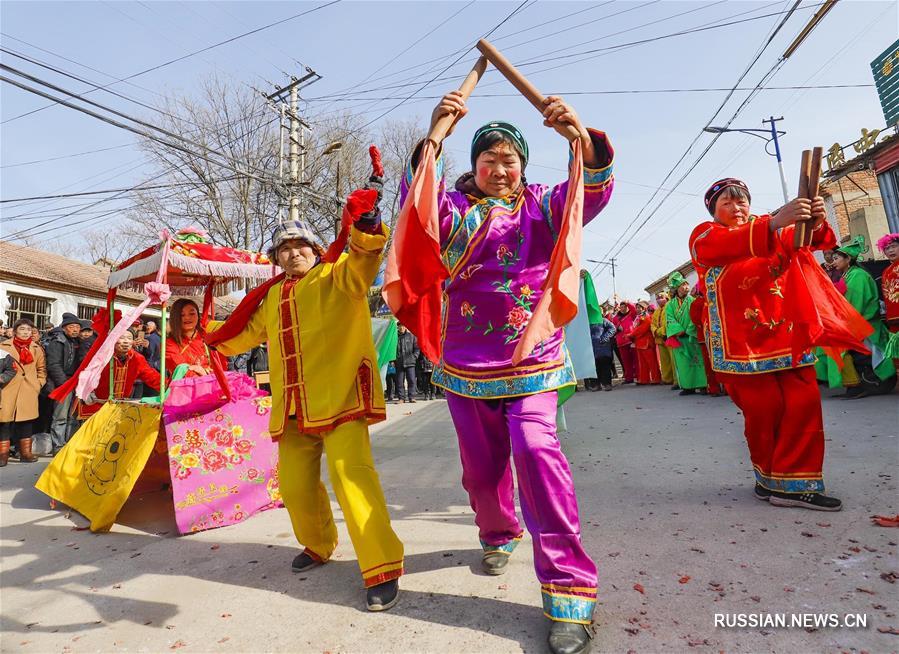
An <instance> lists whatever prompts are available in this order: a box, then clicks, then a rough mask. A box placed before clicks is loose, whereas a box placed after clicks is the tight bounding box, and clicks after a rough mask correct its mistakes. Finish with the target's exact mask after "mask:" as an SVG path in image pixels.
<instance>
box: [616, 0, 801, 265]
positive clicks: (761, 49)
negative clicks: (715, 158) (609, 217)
mask: <svg viewBox="0 0 899 654" xmlns="http://www.w3.org/2000/svg"><path fill="white" fill-rule="evenodd" d="M800 1H801V0H796V2H795V4H794V5H793V7H792V8H791V9H790V10H789V11H787V12H786V15H785V16H784V17H783V18H782V19H781V20H780V21H779V23H778V24H777V26H776V27H775V28H774V30H773V31H772V32H771V33H770V34H769V36H768V37H766V39H765V40H764V42H763V43H762V45H761V46H760V47H759V49H758V51H757V52H756V54H755V55H754V56H753V58H752V60H751V61H750V62H749V65H748V66H747V67H746V68H745V69H744V71H743V72H742V74H741V75H740V77H739V78H738V79H737V81H736V83H735V84H734V86H733V89H732V90H731V91H730V92H729V93H728V94H727V96H726V97H725V98H724V100H723V101H722V102H721V104H719V105H718V108H717V109H716V110H715V112H714V113H713V114H712V117H711V118H709V120H708V121H707V122H706V124H705V126H704V127H703V128H702V129H700V130H699V133H698V134H697V135H696V136H695V137H694V138H693V140H692V141H691V142H690V144H689V145H688V146H687V149H686V150H684V153H683V154H682V155H681V156H680V158H678V160H677V161H676V162H675V164H674V166H672V167H671V170H669V171H668V174H666V175H665V178H664V179H663V180H662V182H661V184H659V187H660V188H661V187H663V186H665V183H666V182H667V181H668V180H669V179H671V176H672V175H673V174H674V172H675V171H676V170H677V168H678V167H679V166H680V164H681V163H682V162H683V161H684V160H685V159H686V158H687V157H688V156H689V154H690V151H691V150H692V149H693V146H694V145H696V143H697V142H698V141H699V139H700V138H702V136H703V134H705V132H704V129H705V127H708V126H709V125H711V124H712V121H713V120H715V118H716V117H717V116H718V114H719V113H721V110H722V109H723V108H724V106H725V105H726V104H727V102H728V101H729V100H730V98H731V97H732V96H733V94H734V93H735V92H736V89H737V88H738V87H739V85H740V83H741V82H742V81H743V80H744V79H745V78H746V76H747V75H748V74H749V72H750V71H751V70H752V68H753V67H754V66H755V64H756V63H757V62H758V60H759V59H760V58H761V56H762V54H763V53H764V52H765V50H766V49H767V48H768V46H769V45H770V44H771V42H772V41H773V39H774V37H775V36H776V35H777V33H778V32H779V31H780V30H781V28H782V27H783V26H784V25H785V24H786V22H787V21H788V20H789V18H790V16H792V15H793V12H794V11H795V10H796V8H797V7H798V6H799V3H800ZM776 67H777V65H775V67H774V68H772V69H771V70H769V71H768V73H766V74H765V75H764V76H763V77H762V81H765V80H766V79H767V78H768V76H769V74H772V71H774V70H775V69H776ZM761 86H762V82H760V83H759V84H757V85H756V86H755V87H754V91H753V92H751V93H750V95H749V97H753V93H754V92H757V90H758V89H759V88H761ZM745 105H746V102H745V101H744V103H743V104H741V105H740V107H739V108H738V109H737V112H736V113H735V114H734V115H733V116H732V117H731V119H730V120H729V121H728V122H727V124H726V125H725V127H728V126H729V125H730V124H731V122H733V120H734V119H735V118H736V117H737V116H738V115H739V112H740V111H741V110H742V108H743V107H744V106H745ZM720 136H721V134H720V133H718V134H715V136H714V137H713V138H712V140H711V142H710V143H709V145H708V147H706V149H705V150H704V151H703V152H702V153H701V154H700V155H699V157H698V158H697V159H696V161H695V162H694V163H693V165H692V166H690V168H689V169H688V170H687V172H686V173H685V174H684V175H683V176H682V177H681V178H680V180H679V181H678V182H676V183H675V184H674V186H673V187H672V189H671V190H669V191H668V192H667V193H666V194H665V195H664V196H663V198H662V199H661V200H660V201H659V204H658V205H656V207H655V209H654V210H652V211H651V212H650V213H649V214H648V215H647V217H646V218H645V219H644V220H643V222H642V223H640V224H639V225H638V226H637V228H636V229H635V230H634V231H633V233H632V234H631V235H630V236H629V237H628V240H627V241H625V242H624V244H623V245H622V246H621V247H619V248H618V249H617V250H616V251H615V255H616V256H618V255H619V254H620V253H621V252H622V251H623V249H624V248H625V247H627V244H628V243H629V242H630V241H631V240H633V239H634V237H635V236H636V235H637V233H638V232H639V231H640V229H642V227H643V226H644V225H645V224H646V223H647V222H648V221H649V219H650V218H652V216H654V215H655V214H656V213H657V212H658V211H659V209H660V208H661V206H662V204H664V202H665V200H667V199H668V198H669V197H671V194H672V193H673V191H674V189H676V188H677V187H678V186H679V185H680V183H681V182H682V181H683V180H684V179H686V176H687V175H689V174H690V173H691V172H692V171H693V169H694V168H695V167H696V166H697V165H698V164H699V162H700V161H701V160H702V158H703V157H704V156H705V154H706V153H707V152H708V151H709V150H710V149H711V148H712V146H713V145H714V144H715V142H716V141H717V140H718V138H719V137H720ZM657 195H658V191H656V192H655V193H653V194H652V196H650V198H649V200H647V201H646V204H644V205H643V206H642V207H641V208H640V211H638V212H637V214H636V215H635V216H634V218H633V220H631V222H630V223H628V225H627V227H625V229H624V231H623V232H622V233H621V235H620V236H619V237H618V238H617V239H616V240H615V242H614V243H613V244H612V246H611V247H610V248H609V249H608V250H607V251H606V253H605V254H604V255H603V256H602V257H601V259H608V258H609V255H610V254H611V252H612V250H615V248H616V246H618V244H619V243H620V242H621V240H622V239H623V238H624V237H625V235H626V234H627V232H628V230H630V229H631V227H633V226H634V224H635V223H636V222H637V221H638V220H639V219H640V217H641V216H642V215H643V212H644V211H646V209H647V208H648V207H649V205H650V204H652V202H653V200H655V198H656V196H657Z"/></svg>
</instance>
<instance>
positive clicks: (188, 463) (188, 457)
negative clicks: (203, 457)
mask: <svg viewBox="0 0 899 654" xmlns="http://www.w3.org/2000/svg"><path fill="white" fill-rule="evenodd" d="M181 465H182V466H183V467H185V468H196V467H197V466H198V465H200V457H198V456H197V455H196V454H194V453H193V452H189V453H187V454H185V455H184V456H182V457H181Z"/></svg>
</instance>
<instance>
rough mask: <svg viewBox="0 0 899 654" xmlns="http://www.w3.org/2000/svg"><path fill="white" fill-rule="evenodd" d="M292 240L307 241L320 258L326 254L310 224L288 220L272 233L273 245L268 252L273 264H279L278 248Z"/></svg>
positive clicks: (303, 221)
mask: <svg viewBox="0 0 899 654" xmlns="http://www.w3.org/2000/svg"><path fill="white" fill-rule="evenodd" d="M292 239H299V240H301V241H306V242H307V243H308V244H309V245H310V246H311V247H312V249H313V250H315V251H316V253H317V254H318V255H319V256H321V255H322V254H324V251H325V248H324V246H323V245H322V242H321V241H320V240H319V239H318V236H316V234H315V232H313V231H312V228H311V227H309V223H307V222H306V221H305V220H288V221H287V222H284V223H281V224H280V225H278V226H277V227H275V231H274V232H272V245H271V247H269V249H268V250H266V254H267V255H268V258H269V259H271V261H272V263H277V254H278V248H279V247H281V244H282V243H284V242H285V241H290V240H292Z"/></svg>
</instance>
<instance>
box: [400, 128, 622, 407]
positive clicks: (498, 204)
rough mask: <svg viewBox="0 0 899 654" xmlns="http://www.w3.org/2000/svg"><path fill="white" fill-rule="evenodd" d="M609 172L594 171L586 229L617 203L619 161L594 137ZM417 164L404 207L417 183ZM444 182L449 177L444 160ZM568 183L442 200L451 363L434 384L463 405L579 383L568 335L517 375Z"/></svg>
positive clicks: (602, 138)
mask: <svg viewBox="0 0 899 654" xmlns="http://www.w3.org/2000/svg"><path fill="white" fill-rule="evenodd" d="M590 134H591V137H592V138H593V144H594V147H595V149H596V153H597V158H598V159H599V161H600V162H602V164H603V167H601V168H586V167H585V168H584V224H587V223H588V222H590V221H591V220H592V219H593V218H595V217H596V216H597V214H599V212H600V211H601V210H602V209H603V207H605V206H606V204H608V202H609V198H610V197H611V195H612V187H613V184H614V180H613V177H612V159H613V156H614V151H613V150H612V146H611V145H610V144H609V141H608V139H607V138H606V135H605V134H604V133H602V132H599V131H596V130H590ZM413 174H414V170H413V168H412V163H411V162H410V163H409V165H408V166H407V168H406V175H405V178H404V180H403V184H402V198H401V199H403V200H404V199H405V195H406V190H407V189H408V187H409V184H411V182H412V176H413ZM437 174H438V176H439V177H441V178H442V177H443V159H442V158H441V157H439V156H438V159H437ZM567 188H568V182H567V180H566V181H565V182H563V183H561V184H557V185H556V186H552V187H550V186H546V185H543V184H528V185H527V186H526V187H525V188H524V189H523V190H522V191H520V192H518V193H516V194H513V195H510V196H507V197H503V198H497V197H485V198H478V197H477V196H474V195H468V194H466V193H464V192H460V191H447V190H446V186H445V180H442V181H441V184H440V189H439V191H438V202H439V206H440V247H441V253H442V256H443V262H444V264H445V265H446V267H447V270H449V272H450V276H449V278H448V279H447V280H446V283H445V284H444V298H443V305H444V306H443V326H442V334H443V357H442V359H441V361H440V362H438V364H437V365H436V366H435V368H434V373H433V376H432V378H431V379H432V381H433V383H434V384H436V385H438V386H441V387H443V388H445V389H447V390H449V391H452V392H453V393H456V394H458V395H464V396H466V397H475V398H484V399H489V398H502V397H515V396H520V395H529V394H532V393H539V392H542V391H548V390H553V389H556V388H561V387H563V386H568V385H571V384H575V383H576V379H575V376H574V370H573V368H572V366H571V362H570V360H569V357H568V351H567V349H566V348H565V344H564V335H563V332H562V330H559V331H558V332H556V333H555V334H554V335H553V336H552V337H550V338H549V339H547V340H545V341H543V342H542V343H540V344H538V346H537V347H536V348H535V350H534V352H533V353H532V354H531V356H530V357H528V358H527V359H525V360H524V361H522V362H521V363H520V364H519V365H517V366H513V365H512V352H513V351H514V350H515V346H516V344H517V342H518V339H519V338H520V337H521V334H522V333H523V332H524V329H525V327H526V326H527V324H528V320H529V319H530V317H531V313H532V312H533V310H534V308H535V307H536V306H537V302H538V301H539V300H540V296H541V295H542V291H541V286H542V285H543V282H544V280H545V279H546V275H547V273H548V271H549V260H550V257H551V256H552V251H553V247H554V245H555V241H556V236H557V234H558V232H559V229H560V227H561V218H562V213H563V210H564V207H565V195H566V193H567Z"/></svg>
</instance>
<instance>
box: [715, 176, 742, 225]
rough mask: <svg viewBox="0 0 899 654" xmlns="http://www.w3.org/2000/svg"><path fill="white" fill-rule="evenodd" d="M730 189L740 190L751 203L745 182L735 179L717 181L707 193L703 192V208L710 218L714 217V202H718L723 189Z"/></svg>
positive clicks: (728, 178) (727, 178)
mask: <svg viewBox="0 0 899 654" xmlns="http://www.w3.org/2000/svg"><path fill="white" fill-rule="evenodd" d="M730 187H735V188H738V189H740V190H741V191H743V192H744V193H745V194H746V197H747V198H749V201H750V202H751V201H752V196H751V195H750V194H749V187H748V186H746V182H743V181H741V180H739V179H737V178H736V177H726V178H724V179H719V180H718V181H717V182H715V183H714V184H712V185H711V186H710V187H709V190H708V191H706V192H705V208H706V209H707V210H708V212H709V213H710V214H711V215H712V216H714V215H715V202H717V201H718V196H719V195H721V194H722V193H724V190H725V189H727V188H730Z"/></svg>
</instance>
